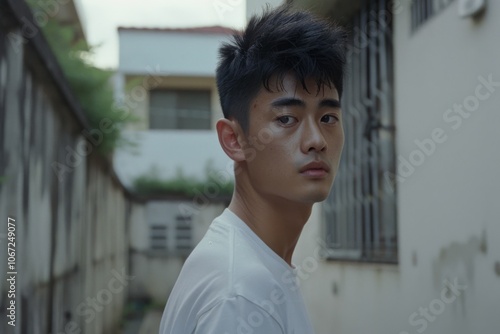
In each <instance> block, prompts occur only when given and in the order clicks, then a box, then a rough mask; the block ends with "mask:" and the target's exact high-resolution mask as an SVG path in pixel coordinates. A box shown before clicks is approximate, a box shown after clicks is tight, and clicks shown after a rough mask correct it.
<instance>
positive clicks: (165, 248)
mask: <svg viewBox="0 0 500 334" xmlns="http://www.w3.org/2000/svg"><path fill="white" fill-rule="evenodd" d="M118 32H119V42H120V51H119V54H120V56H119V67H118V71H117V72H118V73H117V75H116V78H115V84H116V95H117V99H118V101H121V103H122V105H123V106H124V108H125V109H126V111H127V112H128V113H129V116H131V117H135V118H137V120H138V121H137V122H136V123H133V124H132V125H131V126H130V127H129V129H127V130H126V131H125V133H124V135H125V138H126V139H127V140H131V141H133V142H134V143H135V145H136V146H135V147H133V148H127V149H122V150H117V152H116V154H115V157H114V165H115V169H116V172H117V175H118V176H119V177H120V179H121V180H122V182H123V183H124V184H125V185H127V186H128V187H130V188H133V186H134V180H136V179H137V178H138V177H141V176H150V177H151V176H154V177H156V178H157V179H158V180H177V181H179V180H180V179H182V178H183V179H185V180H188V181H189V180H193V179H198V180H203V179H205V178H206V177H207V175H206V173H207V168H211V170H212V171H216V172H217V177H218V178H219V179H221V180H222V181H227V180H232V179H233V178H234V176H233V167H232V163H231V161H230V160H229V158H227V156H226V155H225V154H224V152H223V151H222V150H221V149H220V146H219V143H218V139H217V135H216V133H215V131H214V128H215V123H216V121H217V119H219V118H221V117H222V111H221V108H220V104H219V96H218V94H217V86H216V82H215V69H216V66H217V57H218V48H219V46H220V44H221V43H222V42H223V41H224V40H225V39H227V38H228V37H229V36H230V34H231V33H233V30H231V29H228V28H224V27H220V26H213V27H198V28H182V29H173V28H172V29H168V28H167V29H151V28H123V27H122V28H119V29H118ZM180 172H182V175H179V173H180ZM218 187H219V184H218V183H217V182H212V183H207V184H206V185H205V188H204V189H202V190H200V191H199V192H198V193H195V194H194V195H186V194H179V193H176V192H172V193H167V194H165V193H162V194H160V195H154V196H147V197H146V198H145V201H146V204H145V210H144V212H143V214H144V216H145V217H146V218H145V221H146V222H147V226H144V225H143V224H140V223H138V224H136V225H133V226H131V231H130V232H131V233H130V251H131V272H132V274H133V275H136V276H137V279H136V280H134V282H133V283H132V284H131V290H130V295H131V297H132V298H142V297H149V298H153V300H154V302H155V303H157V304H162V303H165V302H166V300H167V297H168V294H169V292H170V289H171V288H172V286H173V283H174V282H175V280H176V278H177V275H178V273H179V271H180V268H181V266H182V263H183V261H184V259H185V257H186V256H187V255H188V254H189V252H190V251H191V249H192V248H193V247H194V246H195V245H196V244H197V243H198V241H199V240H200V239H201V238H202V236H203V234H204V233H205V231H206V229H207V228H208V225H209V223H210V222H211V221H212V220H213V218H214V217H216V216H218V215H219V214H220V213H221V212H222V210H223V209H224V207H225V206H226V205H227V202H228V201H229V198H230V197H229V196H228V195H227V194H226V195H224V196H221V191H220V188H218ZM141 221H143V220H141V219H138V220H137V222H141Z"/></svg>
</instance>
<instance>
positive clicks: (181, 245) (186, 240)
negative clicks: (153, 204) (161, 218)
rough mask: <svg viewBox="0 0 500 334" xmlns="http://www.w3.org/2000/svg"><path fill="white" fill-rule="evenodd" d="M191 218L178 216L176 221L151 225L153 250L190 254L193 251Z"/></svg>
mask: <svg viewBox="0 0 500 334" xmlns="http://www.w3.org/2000/svg"><path fill="white" fill-rule="evenodd" d="M191 220H192V218H191V216H185V215H177V216H176V219H175V221H173V222H167V223H164V224H161V223H155V224H151V234H150V242H151V250H154V251H165V252H170V253H173V254H189V252H191V250H192V249H193V242H192V224H191Z"/></svg>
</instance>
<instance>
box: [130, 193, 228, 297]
mask: <svg viewBox="0 0 500 334" xmlns="http://www.w3.org/2000/svg"><path fill="white" fill-rule="evenodd" d="M186 208H190V209H189V212H190V213H192V214H193V220H192V227H193V230H192V232H193V239H192V241H193V246H194V245H196V244H198V243H199V242H200V240H201V238H202V237H203V236H204V235H205V232H206V231H207V229H208V227H209V225H210V223H211V222H212V221H213V219H214V218H215V217H217V216H218V215H220V214H221V213H222V211H223V210H224V208H225V206H224V204H222V203H211V204H198V203H194V202H190V201H150V202H148V203H147V204H146V206H145V208H144V210H143V211H142V212H137V214H138V215H139V216H141V215H142V216H143V217H146V218H145V219H142V220H141V219H133V220H132V225H131V227H130V229H131V234H130V245H131V255H130V258H131V260H130V261H131V265H130V271H131V273H132V275H134V276H135V279H134V280H133V281H132V282H131V285H130V293H129V294H130V297H132V298H144V297H149V298H151V299H152V300H153V302H154V303H155V305H164V304H165V303H166V301H167V298H168V296H169V294H170V291H171V290H172V288H173V286H174V284H175V281H176V280H177V276H178V275H179V272H180V270H181V268H182V265H183V264H184V260H185V257H183V256H177V255H169V254H165V253H158V252H151V251H150V248H149V245H150V244H149V240H150V239H149V234H150V230H149V226H150V224H151V222H159V221H161V220H162V219H163V220H168V219H175V216H176V215H178V214H185V213H186Z"/></svg>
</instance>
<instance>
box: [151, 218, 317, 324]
mask: <svg viewBox="0 0 500 334" xmlns="http://www.w3.org/2000/svg"><path fill="white" fill-rule="evenodd" d="M193 333H194V334H257V333H259V334H261V333H262V334H292V333H293V334H312V333H313V329H312V326H311V323H310V321H309V317H308V315H307V312H306V309H305V307H304V301H303V299H302V295H301V293H300V289H299V279H298V277H297V275H296V272H295V271H294V269H293V268H292V267H290V266H289V265H288V264H287V263H286V262H285V261H284V260H283V259H282V258H281V257H279V256H278V255H277V254H276V253H275V252H274V251H273V250H271V248H269V247H268V246H267V245H266V244H265V243H264V242H263V241H262V240H261V239H260V238H259V237H258V236H257V235H256V234H255V233H254V232H253V231H252V230H251V229H250V228H249V227H248V226H247V225H246V224H245V223H244V222H243V221H242V220H241V219H240V218H239V217H238V216H236V215H235V214H234V213H233V212H231V211H230V210H229V209H225V210H224V212H223V213H222V214H221V215H220V216H219V217H217V218H215V219H214V221H213V222H212V224H211V225H210V227H209V229H208V231H207V233H206V234H205V236H204V237H203V239H202V240H201V242H200V243H199V244H198V245H197V246H196V248H195V249H194V250H193V252H192V253H191V255H189V257H188V258H187V260H186V262H185V263H184V266H183V268H182V270H181V273H180V275H179V277H178V279H177V282H176V283H175V285H174V288H173V290H172V292H171V294H170V297H169V299H168V302H167V305H166V307H165V311H164V312H163V317H162V320H161V325H160V334H193Z"/></svg>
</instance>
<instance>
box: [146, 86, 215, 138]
mask: <svg viewBox="0 0 500 334" xmlns="http://www.w3.org/2000/svg"><path fill="white" fill-rule="evenodd" d="M149 110H150V112H149V128H150V129H210V125H211V112H210V91H208V90H206V91H204V90H152V91H150V93H149Z"/></svg>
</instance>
